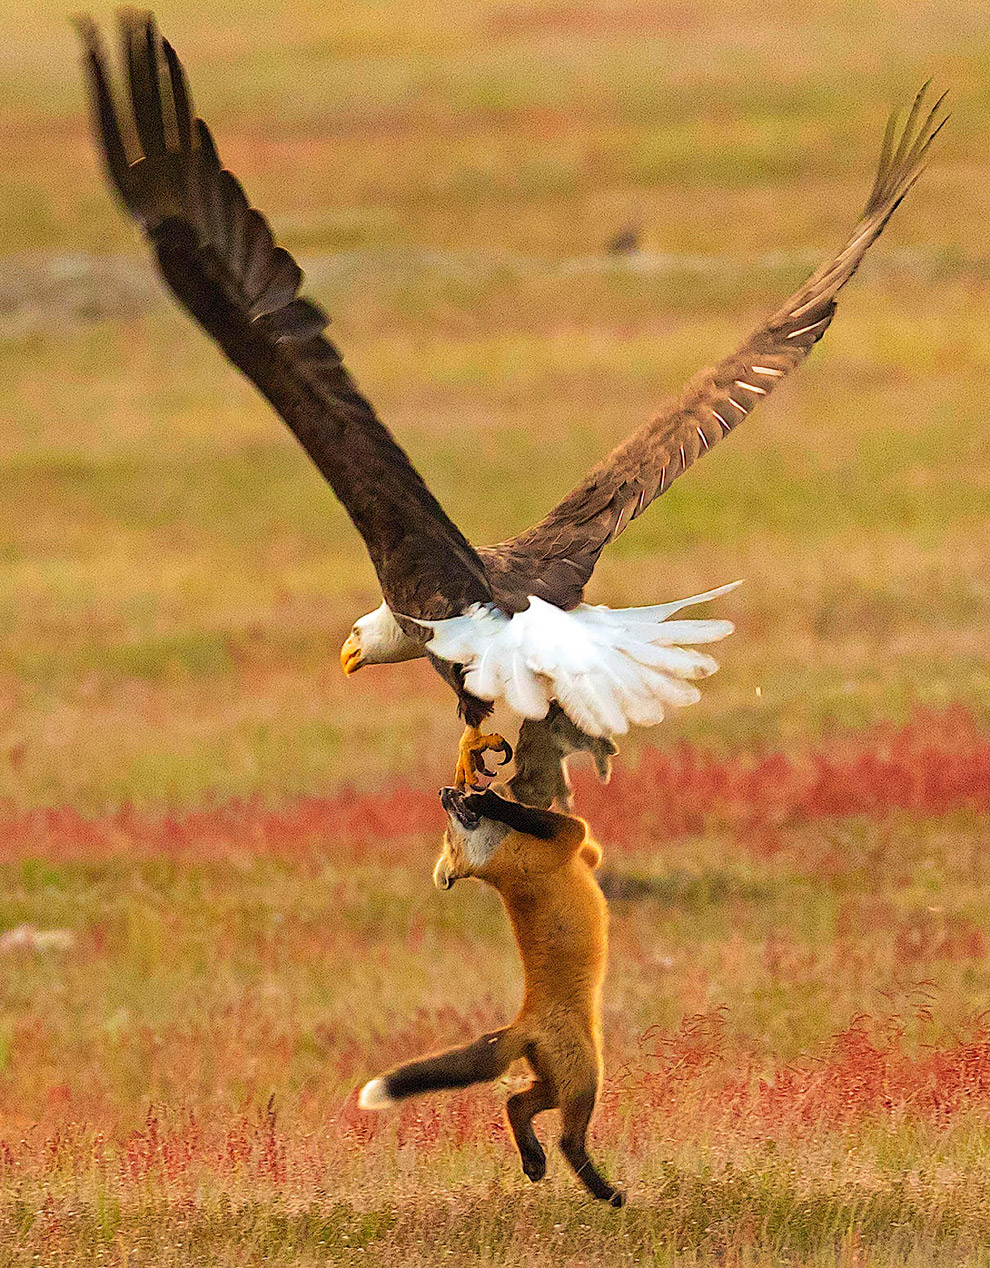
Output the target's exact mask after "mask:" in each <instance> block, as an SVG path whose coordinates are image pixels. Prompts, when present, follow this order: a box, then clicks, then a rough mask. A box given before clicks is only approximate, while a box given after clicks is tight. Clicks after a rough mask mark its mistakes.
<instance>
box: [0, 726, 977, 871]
mask: <svg viewBox="0 0 990 1268" xmlns="http://www.w3.org/2000/svg"><path fill="white" fill-rule="evenodd" d="M576 800H577V805H578V808H579V810H580V812H581V813H582V814H584V815H586V816H587V817H588V819H589V820H590V821H591V822H592V824H593V825H594V828H595V831H596V833H597V834H598V835H599V836H600V837H601V838H602V840H604V841H606V842H608V844H609V846H610V847H611V848H615V847H616V846H619V847H621V848H636V846H637V845H643V844H654V843H656V842H657V841H662V840H670V839H672V838H675V837H678V836H682V835H685V834H688V833H695V832H701V831H703V830H706V829H712V828H715V829H718V828H723V829H729V830H732V831H739V832H758V831H759V830H760V829H775V828H779V827H781V826H784V825H786V824H794V823H801V822H807V821H809V820H815V819H821V818H825V817H830V816H839V815H871V816H880V815H882V814H884V813H885V812H887V811H890V810H894V809H902V810H908V811H911V812H912V813H915V814H919V815H926V814H927V815H932V814H941V813H944V812H946V811H949V810H952V809H956V808H959V807H970V808H973V809H975V810H980V811H988V810H990V735H988V734H986V733H984V732H982V731H981V730H980V729H979V727H978V725H977V723H976V721H975V719H974V718H973V717H972V716H971V715H970V714H969V713H968V712H967V711H966V710H965V709H962V708H953V709H948V710H946V711H945V712H942V713H927V712H919V713H918V714H916V715H915V717H914V718H913V719H912V721H911V722H909V723H908V724H907V725H906V726H902V727H899V728H898V727H893V726H890V725H880V726H876V727H872V728H870V729H869V730H867V731H865V732H862V733H860V734H858V735H854V736H849V737H847V738H844V739H834V740H830V741H828V742H826V743H824V744H822V745H821V746H820V747H819V748H817V749H814V750H812V751H810V752H807V753H805V754H803V755H798V756H793V757H792V756H786V755H784V754H783V753H779V752H777V753H744V754H739V755H737V756H733V757H718V756H715V755H713V754H711V753H706V752H704V751H703V750H701V749H698V748H696V747H692V746H690V745H682V746H681V747H679V748H677V749H675V750H673V751H665V750H661V749H652V750H648V751H647V752H646V753H645V754H644V756H643V758H642V760H641V761H640V763H639V764H638V766H636V767H635V768H630V767H622V766H619V767H617V769H616V771H615V774H614V776H613V779H612V783H611V785H610V786H609V787H608V788H603V787H602V786H601V785H599V784H598V783H597V782H595V780H594V778H593V777H592V776H590V775H587V774H584V773H582V774H581V776H580V778H579V779H578V781H577V787H576ZM440 823H441V814H440V809H439V804H438V802H437V797H436V792H435V791H434V790H433V789H413V788H408V787H393V788H391V789H389V790H386V791H383V792H378V793H374V794H359V793H355V792H349V791H344V792H342V793H339V794H337V795H335V796H331V797H305V798H301V799H299V800H298V801H295V802H293V803H291V804H289V805H286V806H284V807H281V808H275V809H273V808H271V807H269V806H267V805H265V804H264V802H262V801H261V800H260V799H246V800H235V801H229V802H226V803H224V804H222V805H218V806H215V807H211V808H208V809H201V810H195V811H189V812H184V813H179V814H170V813H166V814H160V813H158V814H155V813H144V812H139V811H137V810H135V809H133V808H132V807H129V806H125V807H123V808H122V809H120V810H118V811H116V812H115V813H113V814H109V815H106V816H104V817H102V818H97V819H88V818H86V817H85V816H83V815H81V814H80V813H79V812H78V811H76V810H73V809H69V808H48V809H40V810H32V811H26V812H18V811H15V810H12V809H8V810H7V811H6V812H4V811H2V810H0V861H4V860H14V859H22V858H37V857H44V858H51V859H65V860H68V859H83V858H85V859H93V858H94V857H96V858H99V857H107V856H109V855H113V854H128V855H137V856H160V855H165V856H178V857H197V858H206V859H213V858H218V857H225V856H229V855H236V854H244V853H261V854H274V855H279V856H287V857H313V856H317V857H319V856H331V855H337V854H341V855H343V854H346V856H347V857H348V858H351V859H361V858H363V857H367V856H371V857H374V858H375V859H381V858H382V856H383V855H386V856H387V855H388V854H389V852H390V851H391V852H393V853H394V854H395V855H396V856H400V855H401V854H402V852H403V851H402V842H403V841H404V840H405V839H408V838H409V837H410V836H415V835H418V834H422V833H428V832H429V833H434V832H436V831H437V830H438V828H439V826H440Z"/></svg>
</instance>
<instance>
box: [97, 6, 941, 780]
mask: <svg viewBox="0 0 990 1268" xmlns="http://www.w3.org/2000/svg"><path fill="white" fill-rule="evenodd" d="M119 21H120V33H121V46H122V62H123V65H124V69H125V75H126V88H127V91H126V98H125V100H124V101H123V103H121V102H120V101H119V100H118V98H117V96H116V94H115V92H114V89H113V86H112V83H111V77H110V74H109V72H108V68H107V62H106V58H105V56H104V53H103V50H102V46H101V43H100V40H99V36H98V33H97V31H96V28H95V27H94V26H93V24H92V22H90V21H88V20H86V19H83V20H80V22H79V23H78V26H79V31H80V34H81V36H82V40H83V45H84V55H85V68H86V74H87V79H88V83H89V89H90V100H91V105H92V112H93V121H94V129H95V132H96V135H97V137H98V140H99V144H100V147H101V149H102V152H103V157H104V161H105V165H106V169H107V174H108V177H109V180H110V184H111V186H112V187H113V189H114V190H115V191H116V193H117V195H118V197H119V198H120V200H121V202H122V203H123V205H124V207H125V209H126V210H127V212H128V213H129V214H130V215H131V216H132V218H133V219H134V220H135V221H136V222H137V224H138V225H139V226H140V228H141V229H142V231H143V232H144V234H145V236H146V238H147V240H148V243H149V245H150V247H151V250H152V252H153V254H154V256H155V259H156V262H157V265H158V268H159V271H160V273H161V275H162V278H163V279H164V281H165V283H166V285H167V286H168V287H169V288H170V290H171V291H172V293H173V294H174V295H175V297H176V299H177V300H178V301H179V303H180V304H181V305H182V306H183V307H184V308H185V309H186V310H187V312H189V313H190V315H191V316H192V317H193V318H194V319H195V320H196V321H197V322H199V324H200V325H201V326H202V327H203V329H204V330H205V331H206V332H207V333H208V334H209V335H210V336H211V337H212V338H213V339H214V340H215V341H216V343H217V344H218V346H219V347H220V348H221V350H222V351H223V353H224V354H225V355H226V356H227V358H228V359H229V360H230V361H231V362H232V363H233V364H234V365H235V366H236V367H237V368H238V369H239V370H240V371H241V372H242V373H243V374H244V375H246V376H247V377H248V378H249V379H250V380H251V381H252V382H253V383H254V384H255V386H256V387H257V389H258V391H259V392H260V393H261V394H262V395H263V396H264V397H265V398H266V399H267V400H268V401H269V402H270V403H271V405H272V406H273V408H274V409H275V410H276V412H277V413H278V414H279V415H280V416H281V418H282V419H283V421H284V422H285V424H286V425H287V426H288V427H289V429H290V430H291V431H292V433H293V434H294V435H295V436H296V438H297V439H298V441H299V442H300V444H301V445H302V447H303V449H304V450H305V451H306V453H307V454H308V455H309V457H310V458H311V459H312V461H313V462H314V463H315V465H316V467H317V468H318V469H319V471H320V472H321V473H322V475H323V476H324V478H325V479H326V480H327V482H328V483H329V484H330V486H331V487H332V489H333V491H334V493H335V494H336V496H337V497H338V498H339V499H340V501H341V503H342V504H343V506H344V508H345V509H346V511H347V513H348V515H349V516H350V519H351V521H352V522H353V524H354V526H355V527H356V528H357V530H358V532H359V533H360V534H361V536H362V538H363V539H364V543H365V546H366V547H367V550H368V553H369V555H370V557H371V560H372V563H373V564H374V567H375V570H376V572H377V574H378V580H379V583H380V585H381V592H382V596H383V600H384V602H383V604H382V606H381V607H380V608H378V609H377V610H376V611H375V612H373V613H368V614H367V615H366V616H364V617H361V618H360V619H359V620H358V621H357V622H356V623H355V625H354V627H353V629H352V630H351V634H350V635H349V637H348V639H347V640H346V642H345V644H344V647H343V648H342V650H341V660H342V664H343V665H344V668H345V670H347V671H348V672H353V670H354V669H357V668H360V667H361V665H363V664H371V663H379V664H381V663H390V662H394V661H401V660H408V659H411V658H413V657H416V656H419V655H426V656H428V657H429V659H430V660H431V662H432V664H433V665H434V667H435V668H436V669H437V670H438V671H439V672H440V673H441V675H442V676H443V677H444V679H445V680H446V681H447V682H449V683H450V684H451V686H453V687H454V689H455V691H456V692H457V696H458V701H459V710H460V712H461V714H462V715H463V717H464V719H465V721H466V722H467V723H468V726H469V728H478V727H479V726H480V723H481V721H483V719H484V718H485V717H486V716H487V715H488V714H489V713H490V712H491V710H492V707H493V703H494V702H495V701H496V700H504V701H505V702H506V703H508V704H509V705H510V706H511V707H513V708H514V709H515V710H516V712H517V713H519V714H521V716H522V717H523V718H524V720H525V721H524V723H523V730H522V732H521V735H520V746H519V749H520V754H523V753H528V754H530V755H531V759H530V760H531V761H532V762H534V763H535V762H537V761H543V762H551V763H552V762H558V765H559V762H562V761H563V758H564V757H565V756H566V755H567V753H569V752H573V751H575V750H576V749H578V748H586V749H588V750H589V751H591V752H592V753H593V754H594V756H595V760H596V762H597V763H598V766H599V769H600V770H602V769H604V768H607V760H608V756H609V754H610V752H611V751H614V750H613V748H612V746H611V741H610V739H609V737H610V736H611V735H615V734H622V733H623V732H624V731H625V730H626V729H627V727H628V726H630V725H652V724H653V723H654V722H656V721H659V719H660V718H661V717H662V716H663V712H664V709H665V708H667V707H669V706H671V705H677V704H687V703H690V702H691V701H692V700H694V699H696V698H697V688H696V687H695V686H694V682H695V680H696V679H699V678H702V677H705V676H706V675H707V674H709V673H711V672H713V670H714V669H715V668H716V666H715V662H714V661H713V660H712V659H711V658H710V657H708V656H706V655H704V654H702V653H700V652H697V651H695V650H693V647H692V645H693V644H697V643H707V642H711V641H714V640H715V639H719V638H722V637H724V636H725V635H726V634H727V633H728V632H729V631H730V629H731V626H730V625H729V623H728V622H725V621H698V620H686V619H678V620H676V621H671V620H669V619H668V618H669V617H670V616H672V615H673V614H674V613H675V612H676V611H677V610H679V609H680V608H682V607H684V606H687V605H689V604H692V603H698V602H702V601H704V600H706V599H709V598H714V597H716V596H717V595H718V594H721V593H724V591H725V587H723V588H722V589H720V590H717V591H710V592H708V593H707V594H706V595H696V596H694V597H693V598H691V599H686V600H681V601H679V602H677V603H674V604H664V605H659V606H653V607H647V608H630V609H624V610H620V611H610V610H609V609H604V608H594V607H590V606H588V605H587V604H586V603H585V602H584V590H585V586H586V585H587V583H588V581H589V579H590V577H591V574H592V572H593V570H594V567H595V565H596V563H597V561H598V558H599V556H600V555H601V552H602V550H604V548H605V547H606V546H607V545H608V543H609V542H611V541H614V540H615V538H616V537H617V536H618V535H619V534H620V533H621V532H623V531H624V529H625V528H626V527H627V526H628V525H629V524H630V523H631V522H632V521H633V520H634V519H636V518H637V517H638V516H639V515H640V514H642V513H643V511H645V510H646V508H647V507H648V506H649V505H650V504H651V503H652V502H653V501H654V500H655V499H656V498H657V497H659V496H661V495H662V494H663V493H664V492H666V490H667V489H668V488H669V487H670V485H671V484H672V483H673V481H674V480H675V479H677V478H678V477H679V476H680V475H682V474H683V473H684V472H685V471H686V470H687V469H688V468H689V467H690V466H691V465H692V463H693V462H694V461H695V459H696V458H698V457H700V456H701V454H703V453H706V452H707V451H708V450H709V449H711V448H712V447H713V446H714V445H715V444H717V443H718V441H720V440H721V439H722V438H723V437H724V436H726V435H728V434H729V432H731V431H733V430H734V429H735V427H736V426H737V424H738V423H739V422H741V421H742V419H744V418H746V417H747V416H748V415H749V413H751V412H752V410H753V408H754V407H755V406H756V405H757V404H759V403H760V402H761V401H762V400H763V399H764V398H765V397H766V396H768V395H770V393H771V392H772V391H773V389H774V387H775V386H776V384H777V383H778V382H779V381H780V380H781V379H782V378H783V377H784V376H785V375H787V374H788V373H789V372H790V371H791V370H793V369H795V368H796V367H797V366H798V365H800V364H801V362H802V361H804V359H805V358H806V356H807V355H808V353H809V352H810V351H811V349H812V348H813V347H814V345H815V344H816V343H817V342H818V340H819V339H820V338H821V337H822V335H823V334H824V333H825V331H826V330H827V329H828V326H829V324H830V322H831V320H832V316H833V314H834V312H835V307H836V299H837V296H838V293H839V291H840V290H841V289H842V287H843V286H845V284H846V283H847V282H848V281H849V279H850V278H851V277H852V276H853V275H854V273H855V272H856V270H857V269H858V267H859V265H860V263H861V261H862V259H863V257H864V255H865V254H866V252H867V250H868V249H869V247H870V246H871V245H872V243H873V242H874V241H875V240H876V239H877V237H878V236H879V235H880V233H881V232H882V231H883V229H884V227H885V225H886V224H887V221H888V220H889V219H890V216H891V215H892V214H893V212H894V210H895V208H896V207H897V206H898V204H899V203H900V201H901V199H902V198H903V197H904V196H905V194H906V193H907V192H908V190H909V189H910V188H911V186H912V185H913V184H914V182H915V181H916V180H917V178H918V176H919V175H920V173H921V171H922V169H923V167H924V164H925V161H926V158H927V155H928V152H929V149H930V146H931V144H932V141H933V140H934V138H935V136H936V135H937V133H938V131H939V130H940V128H941V127H942V125H943V123H944V121H945V120H944V117H943V115H942V111H941V107H942V99H941V98H940V99H939V100H938V101H937V102H936V103H935V105H934V106H933V107H932V108H931V109H927V108H926V107H925V106H924V101H925V92H926V89H924V88H923V89H922V91H921V92H920V93H919V94H918V97H917V98H916V99H915V102H914V104H913V106H912V107H911V109H910V111H909V112H908V115H907V118H906V120H905V121H904V122H903V124H900V123H899V121H898V119H897V116H896V114H895V115H892V116H891V119H890V121H889V123H888V126H887V131H886V134H885V136H884V141H883V145H882V147H881V153H880V162H879V166H878V170H877V174H876V178H875V181H874V184H873V189H872V191H871V193H870V196H869V198H868V200H867V203H866V206H865V208H864V210H863V212H862V215H861V216H860V218H859V220H858V222H857V223H856V225H855V227H854V229H853V231H852V234H851V236H850V237H849V239H848V240H847V241H846V243H845V245H844V246H843V247H842V248H841V249H840V250H839V251H838V252H837V253H836V254H835V255H833V256H831V257H830V258H828V259H827V260H826V261H825V263H824V264H822V266H821V267H820V268H819V269H818V270H817V271H816V272H815V273H814V274H813V275H812V276H811V277H810V278H809V279H808V281H807V282H806V283H805V284H804V285H803V286H801V287H799V288H798V290H797V291H796V292H795V293H794V294H793V295H791V296H790V297H789V298H788V299H787V301H786V302H785V303H784V304H783V305H782V306H781V307H780V308H779V309H778V310H777V311H776V312H775V313H773V314H772V315H771V316H770V317H768V318H767V320H766V321H765V322H764V323H763V324H762V325H761V326H760V327H759V328H758V329H757V330H755V331H754V332H753V333H752V334H751V335H750V336H749V337H748V338H747V339H745V340H744V341H743V342H742V343H741V344H740V346H739V347H738V348H737V349H736V350H735V351H733V352H731V353H730V354H729V355H728V356H725V357H723V358H722V359H721V360H720V361H717V362H716V363H715V364H713V365H712V366H711V367H710V368H708V369H706V370H703V371H702V372H701V373H699V374H698V375H696V376H695V378H694V379H692V380H691V382H690V383H688V384H687V386H686V387H685V389H684V390H683V392H682V393H681V394H680V396H676V397H671V398H670V399H668V400H667V401H666V402H665V403H664V404H663V405H662V406H661V407H660V409H659V410H658V412H657V414H656V415H655V416H654V417H653V418H652V419H650V420H649V421H648V422H646V423H645V424H644V425H642V426H641V427H640V428H639V429H638V430H637V431H634V432H633V433H632V434H631V435H630V436H629V437H628V439H627V440H625V441H624V442H623V443H622V444H620V445H619V446H618V447H617V448H616V449H615V450H614V451H613V452H612V453H611V454H609V455H608V456H607V457H606V458H604V459H603V460H602V461H601V462H600V463H598V465H597V466H595V467H594V468H592V470H591V471H590V472H589V473H588V475H587V476H586V477H585V479H584V480H583V481H582V482H581V483H580V484H579V485H578V486H577V487H576V488H575V489H573V490H571V492H570V493H568V494H567V495H566V496H565V497H563V498H562V499H561V500H560V501H559V502H558V503H557V505H556V506H554V507H553V508H552V509H551V510H550V511H549V512H548V513H547V514H546V515H545V516H544V518H543V519H542V520H540V521H539V523H537V524H534V525H533V526H532V527H531V528H529V529H526V530H525V531H523V532H521V533H518V534H517V535H516V536H514V537H512V538H509V539H507V540H505V541H502V542H500V543H498V544H496V545H494V546H488V547H474V546H472V545H471V543H470V542H469V541H468V540H467V538H466V537H465V536H464V534H463V533H462V532H461V531H460V529H459V528H458V527H457V526H456V525H455V524H454V523H453V521H452V520H451V519H450V518H449V517H448V516H447V514H446V513H445V512H444V510H443V508H442V507H441V506H440V504H439V502H438V501H437V499H436V498H435V497H434V496H433V494H432V493H431V492H430V490H429V488H428V487H427V485H426V483H425V481H424V480H423V478H422V477H421V476H420V475H419V473H418V472H417V471H416V469H415V467H414V466H413V464H412V463H411V462H410V460H409V458H408V456H407V455H406V453H405V452H404V450H403V449H402V448H401V447H400V446H399V444H398V443H397V442H396V440H395V439H394V437H393V436H392V435H391V433H390V432H389V431H388V429H387V428H386V427H385V425H384V424H383V423H382V422H381V420H380V419H379V418H378V416H377V414H376V413H375V411H374V409H373V408H372V406H371V404H370V403H369V401H368V400H367V398H366V397H365V396H364V395H363V394H362V393H361V391H360V390H359V389H358V387H357V385H356V384H355V383H354V381H353V379H352V378H351V376H350V374H349V373H348V371H347V370H346V368H345V367H344V365H343V362H342V358H341V354H340V352H339V351H338V349H337V348H336V346H335V345H334V344H333V342H331V340H330V339H329V338H328V337H327V335H326V327H327V324H328V318H327V316H326V314H325V313H324V312H323V310H322V309H321V308H319V307H318V306H317V305H316V304H314V303H313V302H311V301H310V300H308V299H304V298H302V297H301V296H300V294H299V288H300V285H301V282H302V272H301V270H300V268H299V266H298V265H297V264H296V262H295V260H293V258H292V256H291V255H290V254H289V253H288V252H287V251H286V250H285V249H284V248H282V247H279V246H277V245H276V243H275V239H274V236H273V234H272V232H271V229H270V228H269V226H268V223H267V221H266V220H265V218H264V216H262V215H261V213H260V212H259V211H257V210H255V209H254V208H253V207H252V206H251V205H250V204H249V202H248V200H247V198H246V197H245V194H244V191H243V190H242V188H241V186H240V183H239V182H238V181H237V179H236V178H235V177H234V176H233V175H232V174H231V173H230V172H229V171H228V170H227V169H226V168H224V167H223V165H222V163H221V161H220V158H219V156H218V154H217V150H216V146H215V145H214V142H213V137H212V135H211V133H210V130H209V128H208V127H207V125H206V124H205V123H204V122H203V120H202V119H200V118H197V116H196V115H195V113H194V111H193V107H192V101H191V97H190V93H189V87H188V84H187V81H186V75H185V71H184V69H183V67H182V64H181V62H180V61H179V59H178V57H177V56H176V53H175V51H174V49H173V48H172V46H171V45H170V44H169V43H168V41H167V40H164V39H162V38H161V36H160V34H159V32H158V29H157V26H156V24H155V21H154V19H153V17H152V16H151V14H150V13H142V12H139V11H137V10H134V9H124V10H122V11H121V13H120V18H119ZM926 87H927V86H926ZM537 728H543V729H542V730H541V731H538V730H537ZM463 738H464V737H462V745H463ZM475 738H476V739H477V740H479V741H485V740H491V739H500V737H484V736H476V737H475ZM501 743H502V746H503V747H504V748H507V746H506V745H505V743H504V741H502V742H501ZM488 747H492V745H488ZM537 755H539V756H537ZM462 756H463V754H462ZM558 759H559V760H558ZM459 770H460V766H459ZM515 779H516V780H518V781H519V783H518V788H520V789H523V788H524V789H527V790H535V789H537V788H539V789H542V790H544V791H543V792H540V793H536V792H534V791H530V792H529V793H527V795H531V796H533V797H537V796H540V797H542V796H545V790H546V789H548V788H550V787H553V786H555V787H557V788H558V789H563V788H565V786H566V780H565V779H564V777H563V776H562V775H561V774H560V772H559V771H556V772H555V771H549V772H548V771H546V770H544V771H542V772H540V771H535V770H534V769H532V768H531V769H529V770H528V771H527V770H520V769H519V759H518V757H517V772H516V776H515ZM561 795H564V794H561Z"/></svg>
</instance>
